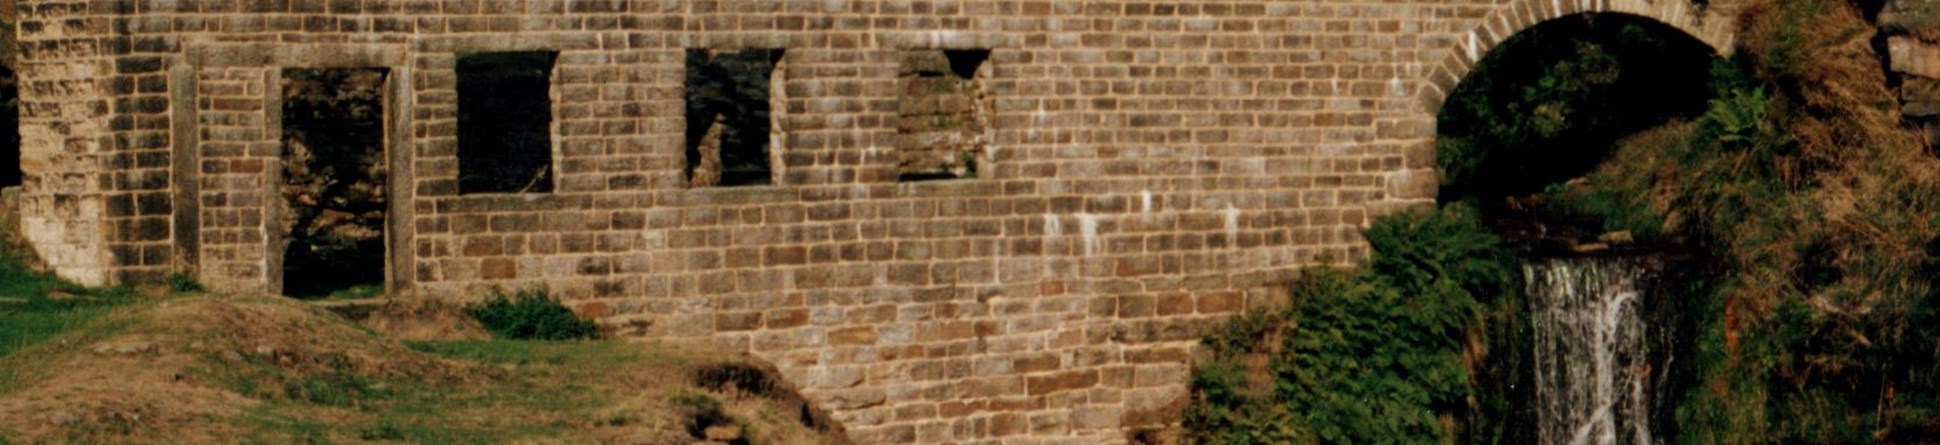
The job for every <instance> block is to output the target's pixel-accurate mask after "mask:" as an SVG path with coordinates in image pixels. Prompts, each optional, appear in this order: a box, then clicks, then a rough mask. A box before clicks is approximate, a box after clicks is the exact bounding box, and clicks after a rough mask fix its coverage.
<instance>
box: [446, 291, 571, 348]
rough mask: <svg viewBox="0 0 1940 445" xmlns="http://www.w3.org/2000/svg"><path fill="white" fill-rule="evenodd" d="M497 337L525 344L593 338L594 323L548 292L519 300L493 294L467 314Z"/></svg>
mask: <svg viewBox="0 0 1940 445" xmlns="http://www.w3.org/2000/svg"><path fill="white" fill-rule="evenodd" d="M465 312H466V313H467V314H470V315H471V316H472V318H474V319H477V320H478V322H479V324H482V325H484V326H485V330H487V331H490V332H491V333H492V336H493V337H497V338H505V339H521V340H572V339H582V338H592V337H593V334H594V326H593V322H591V321H586V320H581V319H579V317H577V316H574V315H573V311H572V309H567V308H566V306H564V305H561V304H559V301H558V300H554V299H553V298H552V296H551V295H548V294H546V292H545V291H544V290H538V289H528V290H523V291H519V292H518V294H517V295H516V296H507V295H505V293H504V291H502V290H496V289H495V290H493V291H492V295H491V296H490V297H488V298H487V299H486V300H485V302H484V303H482V304H479V305H477V306H473V307H471V308H469V309H466V311H465Z"/></svg>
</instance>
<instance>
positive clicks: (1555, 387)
mask: <svg viewBox="0 0 1940 445" xmlns="http://www.w3.org/2000/svg"><path fill="white" fill-rule="evenodd" d="M1649 269H1650V267H1649V266H1648V265H1647V264H1646V260H1642V259H1636V258H1568V259H1555V260H1545V261H1538V262H1534V263H1531V264H1529V265H1526V266H1523V274H1524V276H1525V277H1526V278H1528V280H1527V283H1528V286H1529V288H1528V294H1529V304H1530V307H1529V308H1530V316H1531V323H1530V324H1531V326H1532V327H1534V329H1535V339H1534V344H1535V355H1534V358H1535V371H1536V382H1535V383H1536V388H1535V389H1536V391H1535V392H1536V404H1535V408H1536V410H1535V411H1536V424H1537V427H1536V430H1537V431H1536V438H1537V442H1538V443H1541V444H1544V445H1618V444H1625V445H1629V444H1636V445H1653V444H1655V443H1656V439H1654V438H1653V437H1651V432H1650V414H1651V413H1650V403H1651V402H1650V394H1651V388H1650V387H1651V385H1650V375H1651V364H1650V363H1649V362H1648V358H1647V354H1646V349H1645V345H1646V338H1645V335H1646V330H1645V325H1644V321H1643V318H1642V317H1641V316H1640V315H1641V314H1642V313H1643V312H1644V311H1643V310H1642V307H1641V306H1642V304H1643V302H1642V299H1643V298H1645V297H1646V296H1645V295H1643V292H1642V290H1641V289H1642V284H1643V283H1642V282H1643V281H1644V276H1645V275H1646V274H1647V272H1648V271H1649Z"/></svg>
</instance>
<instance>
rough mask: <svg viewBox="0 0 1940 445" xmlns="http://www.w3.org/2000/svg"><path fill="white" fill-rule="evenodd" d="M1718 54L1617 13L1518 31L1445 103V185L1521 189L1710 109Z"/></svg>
mask: <svg viewBox="0 0 1940 445" xmlns="http://www.w3.org/2000/svg"><path fill="white" fill-rule="evenodd" d="M1713 57H1714V56H1712V55H1711V52H1710V50H1709V49H1708V48H1707V47H1705V46H1704V45H1703V44H1702V43H1699V42H1697V41H1696V40H1694V39H1691V38H1689V37H1685V36H1683V35H1682V34H1681V33H1679V32H1678V31H1676V30H1674V29H1669V28H1667V27H1664V26H1663V25H1660V24H1655V23H1650V22H1646V21H1642V20H1624V19H1622V18H1621V17H1614V16H1612V17H1603V16H1598V17H1590V18H1585V17H1576V18H1565V19H1559V20H1555V21H1551V22H1549V23H1545V24H1543V25H1541V26H1537V27H1535V28H1531V29H1528V30H1525V31H1523V32H1520V33H1517V34H1516V35H1514V36H1511V37H1510V38H1509V39H1508V40H1507V41H1504V42H1503V43H1502V44H1501V45H1499V46H1497V47H1496V49H1495V50H1493V51H1491V52H1490V53H1489V54H1488V55H1487V56H1485V57H1483V59H1482V61H1480V62H1479V63H1477V64H1476V67H1475V69H1474V70H1473V71H1471V72H1470V73H1469V74H1468V76H1467V78H1466V80H1464V81H1463V82H1462V84H1461V85H1459V86H1457V87H1456V90H1455V91H1453V92H1451V93H1450V94H1449V97H1448V100H1447V102H1446V104H1445V105H1444V106H1443V109H1442V113H1441V116H1440V118H1439V125H1440V133H1441V135H1440V137H1439V138H1437V139H1436V147H1435V153H1436V156H1437V158H1438V161H1439V163H1440V165H1441V167H1442V175H1443V186H1442V197H1443V198H1446V199H1451V200H1456V199H1466V198H1496V197H1502V196H1522V195H1527V194H1530V193H1536V192H1540V191H1542V189H1543V187H1544V186H1546V185H1549V184H1554V183H1559V182H1563V181H1566V180H1569V179H1571V178H1574V177H1576V176H1578V175H1581V174H1582V173H1583V172H1586V171H1589V170H1590V169H1591V168H1593V167H1595V166H1596V165H1598V164H1599V163H1602V162H1603V161H1604V160H1605V159H1606V158H1608V156H1609V154H1610V152H1611V149H1612V146H1613V145H1612V143H1613V142H1614V141H1616V140H1617V139H1619V138H1622V137H1623V136H1625V135H1629V134H1632V133H1635V132H1637V131H1640V130H1644V129H1647V128H1650V127H1653V126H1656V125H1659V124H1662V123H1664V122H1667V121H1670V120H1673V119H1677V118H1679V117H1688V116H1693V115H1696V114H1698V113H1700V112H1702V111H1703V105H1704V102H1703V98H1706V97H1710V94H1711V91H1710V89H1709V88H1707V86H1708V85H1707V84H1706V81H1705V79H1706V78H1707V77H1708V68H1709V67H1710V63H1711V62H1710V60H1711V59H1712V58H1713ZM1485 204H1488V205H1494V202H1492V201H1490V202H1485Z"/></svg>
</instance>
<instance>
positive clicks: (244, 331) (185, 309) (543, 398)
mask: <svg viewBox="0 0 1940 445" xmlns="http://www.w3.org/2000/svg"><path fill="white" fill-rule="evenodd" d="M449 312H450V310H449V308H440V307H435V306H400V307H397V308H393V309H389V310H387V311H379V314H386V315H380V316H379V317H377V318H378V319H379V320H382V321H380V324H385V325H387V326H388V327H387V328H386V329H388V330H391V331H393V332H402V333H406V334H409V335H416V334H426V333H428V334H430V335H431V336H446V335H448V334H450V333H451V331H452V330H453V329H460V330H462V329H472V330H473V331H472V332H476V331H475V329H476V328H475V326H473V327H470V328H462V327H461V328H453V326H454V324H455V325H463V323H455V322H454V320H452V319H451V318H450V317H449V316H448V313H449ZM441 314H444V315H441ZM413 319H416V320H421V321H427V320H428V321H429V323H428V325H429V326H431V327H429V328H426V327H422V326H420V327H413V326H410V324H411V322H410V320H413ZM750 363H752V362H750V361H748V359H745V358H738V357H720V356H719V354H718V353H716V354H711V355H710V354H707V353H705V352H703V351H696V350H690V349H685V348H680V347H670V346H663V345H651V344H630V343H621V342H595V341H582V342H524V341H493V340H458V341H436V342H420V343H411V344H409V345H407V344H405V343H401V342H399V341H397V340H394V339H392V338H390V337H387V336H386V335H384V334H382V333H380V332H379V331H378V330H373V329H368V328H364V327H360V326H358V325H356V324H352V323H350V322H347V321H344V320H343V319H342V318H340V317H337V316H336V315H334V314H331V313H328V312H325V311H322V310H320V309H315V308H312V307H310V306H308V305H305V304H303V303H300V302H295V301H291V300H283V299H271V298H213V297H186V298H184V297H178V298H174V299H166V300H161V301H154V302H146V303H137V304H132V305H129V306H127V307H124V308H122V309H118V310H116V312H115V313H112V314H109V315H107V316H104V317H102V318H101V319H100V320H97V321H96V322H95V323H94V324H92V325H90V326H89V327H87V328H84V329H81V330H79V331H77V332H73V333H70V334H68V335H66V336H63V337H59V338H57V339H55V340H51V341H47V342H45V343H41V344H38V345H35V346H32V347H29V348H27V349H24V350H22V351H20V352H18V353H16V354H13V355H10V356H6V357H4V358H0V376H12V377H13V378H12V379H10V380H9V381H5V382H0V436H4V437H8V438H10V439H11V440H13V442H15V443H304V442H310V443H366V442H370V443H393V442H403V443H413V442H416V443H426V442H430V443H642V444H662V443H678V444H687V443H693V442H696V438H695V437H694V435H693V434H692V433H690V431H693V430H697V429H698V428H700V427H704V426H706V424H708V423H720V424H732V425H736V426H738V427H739V428H740V429H741V430H742V431H743V432H744V437H746V438H747V439H748V442H747V443H754V444H809V443H840V442H842V441H843V440H842V438H841V435H840V432H839V431H838V428H834V427H823V428H814V427H811V426H809V425H805V423H810V424H813V423H817V422H804V421H803V420H802V418H803V415H802V413H803V412H804V410H805V409H806V405H804V404H802V403H800V398H799V396H796V395H794V392H793V390H792V389H788V388H787V387H786V385H785V384H782V383H780V381H779V379H778V378H777V377H775V374H773V373H772V372H771V371H764V372H759V373H755V374H753V375H752V376H750V377H746V378H744V379H743V380H746V381H753V382H760V383H761V385H755V386H760V387H761V388H765V390H763V391H753V390H744V389H741V386H745V385H741V386H737V385H722V384H713V383H711V382H709V381H707V380H706V379H703V378H698V377H697V376H699V375H701V372H702V370H705V369H713V368H717V367H720V366H729V365H732V366H739V367H743V368H747V369H758V367H756V366H755V365H752V364H750ZM808 411H810V412H813V410H812V409H811V410H808ZM815 417H816V419H817V420H818V421H819V422H821V424H823V425H826V424H827V417H826V416H825V415H821V414H819V413H817V415H816V416H815ZM696 422H701V424H696Z"/></svg>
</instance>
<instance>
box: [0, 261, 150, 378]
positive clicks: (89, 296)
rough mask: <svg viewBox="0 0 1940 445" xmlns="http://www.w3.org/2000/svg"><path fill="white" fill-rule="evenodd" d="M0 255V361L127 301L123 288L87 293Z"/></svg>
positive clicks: (91, 290) (74, 327) (87, 291)
mask: <svg viewBox="0 0 1940 445" xmlns="http://www.w3.org/2000/svg"><path fill="white" fill-rule="evenodd" d="M19 254H20V253H19V252H16V251H14V250H12V249H3V250H0V326H4V327H5V328H4V329H0V357H6V356H7V355H10V354H13V353H14V352H15V351H19V350H21V349H23V348H26V347H28V346H31V345H33V344H35V343H39V342H42V341H46V340H47V339H50V338H54V337H56V336H59V335H61V334H62V333H65V332H68V331H71V330H74V329H76V328H79V327H81V326H84V325H86V324H87V323H88V322H89V321H90V320H93V319H95V318H97V317H99V316H101V314H103V313H106V312H108V311H109V310H110V309H112V308H114V307H115V306H118V305H121V304H123V303H124V302H126V301H127V300H128V296H129V294H131V293H132V292H131V291H130V290H129V289H127V288H108V289H87V288H83V287H81V286H76V285H74V284H72V283H68V282H66V281H62V280H60V279H59V278H55V277H54V276H53V275H50V274H45V273H41V272H35V271H33V270H31V269H28V268H27V267H26V266H24V265H22V264H21V262H20V260H19V259H18V258H19V257H17V256H15V255H19Z"/></svg>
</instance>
